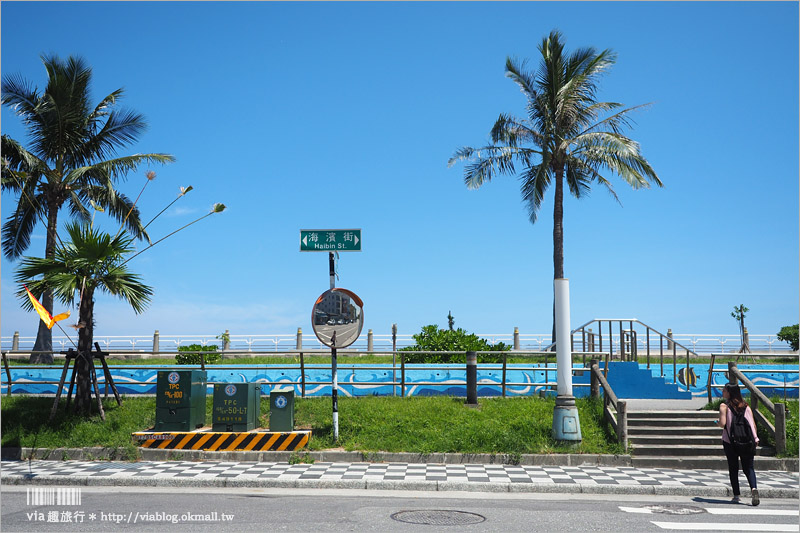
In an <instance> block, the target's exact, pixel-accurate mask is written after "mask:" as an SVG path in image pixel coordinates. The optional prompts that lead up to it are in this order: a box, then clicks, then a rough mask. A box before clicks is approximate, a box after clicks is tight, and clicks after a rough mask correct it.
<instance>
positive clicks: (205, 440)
mask: <svg viewBox="0 0 800 533" xmlns="http://www.w3.org/2000/svg"><path fill="white" fill-rule="evenodd" d="M310 437H311V431H289V432H285V433H276V432H269V431H248V432H215V431H159V432H149V431H140V432H136V433H133V438H134V440H137V441H140V442H141V446H142V448H150V449H158V450H205V451H220V452H233V451H248V452H249V451H256V452H258V451H284V450H286V451H294V450H300V449H302V448H304V447H305V446H306V444H308V439H309V438H310Z"/></svg>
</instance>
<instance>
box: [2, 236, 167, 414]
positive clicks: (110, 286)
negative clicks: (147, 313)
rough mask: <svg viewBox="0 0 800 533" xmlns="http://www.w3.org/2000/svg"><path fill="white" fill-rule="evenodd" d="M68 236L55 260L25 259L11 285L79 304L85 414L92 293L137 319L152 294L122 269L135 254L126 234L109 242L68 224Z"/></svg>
mask: <svg viewBox="0 0 800 533" xmlns="http://www.w3.org/2000/svg"><path fill="white" fill-rule="evenodd" d="M66 232H67V235H68V236H69V241H68V242H67V243H66V244H64V245H59V246H57V247H56V250H55V254H54V257H52V258H38V257H24V258H23V259H22V261H21V263H20V267H19V269H18V270H17V273H16V274H15V280H16V281H17V282H18V283H20V284H26V285H27V286H28V288H29V289H30V290H31V292H32V293H34V294H41V293H43V292H45V291H46V290H49V291H51V293H52V294H53V295H54V296H55V297H57V298H58V299H59V300H60V301H61V302H63V303H65V304H68V305H71V304H73V303H74V302H75V300H76V299H77V300H78V301H79V304H78V308H79V312H78V346H77V348H78V354H79V355H78V358H77V359H76V362H75V365H76V367H77V372H76V384H77V388H76V391H75V411H76V412H83V411H86V410H88V409H89V405H90V404H91V381H90V380H91V373H90V372H91V367H90V360H89V358H88V357H85V355H86V354H88V353H90V352H91V351H92V342H93V336H94V325H95V322H94V295H95V292H96V291H100V292H104V293H108V294H112V295H114V296H117V297H119V298H121V299H122V300H124V301H126V302H128V304H130V306H131V307H132V308H133V310H134V312H136V313H137V314H138V313H141V312H143V311H144V310H145V308H146V306H147V304H148V303H149V302H150V299H151V297H152V295H153V289H152V288H151V287H149V286H147V285H145V284H144V283H142V280H141V278H140V277H139V276H138V275H137V274H133V273H131V272H129V271H128V269H127V267H126V266H125V264H124V263H125V262H126V261H125V256H126V255H128V254H130V253H131V252H133V251H134V247H133V238H131V237H129V236H127V234H126V233H125V232H122V233H120V234H118V235H117V236H116V237H112V236H111V235H109V234H108V233H104V232H101V231H97V230H95V229H93V228H92V227H91V226H89V225H87V224H79V223H76V222H70V223H69V224H67V226H66ZM17 296H19V297H20V298H22V301H23V305H24V306H26V307H29V308H32V305H31V304H30V300H29V299H27V297H26V292H25V291H24V290H21V291H20V292H18V293H17Z"/></svg>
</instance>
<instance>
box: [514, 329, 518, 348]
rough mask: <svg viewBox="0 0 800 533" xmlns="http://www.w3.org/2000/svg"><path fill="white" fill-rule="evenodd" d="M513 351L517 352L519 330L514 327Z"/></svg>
mask: <svg viewBox="0 0 800 533" xmlns="http://www.w3.org/2000/svg"><path fill="white" fill-rule="evenodd" d="M514 349H515V350H519V328H518V327H514Z"/></svg>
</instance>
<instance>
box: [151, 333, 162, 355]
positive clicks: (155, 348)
mask: <svg viewBox="0 0 800 533" xmlns="http://www.w3.org/2000/svg"><path fill="white" fill-rule="evenodd" d="M160 351H161V350H160V348H159V333H158V330H156V331H155V333H153V353H154V354H156V353H158V352H160Z"/></svg>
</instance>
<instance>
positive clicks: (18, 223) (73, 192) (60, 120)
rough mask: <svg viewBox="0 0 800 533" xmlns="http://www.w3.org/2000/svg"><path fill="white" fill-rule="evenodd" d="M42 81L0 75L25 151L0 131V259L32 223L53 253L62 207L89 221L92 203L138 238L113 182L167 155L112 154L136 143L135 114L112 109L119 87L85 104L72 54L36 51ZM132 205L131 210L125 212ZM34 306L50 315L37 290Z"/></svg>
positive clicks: (81, 74)
mask: <svg viewBox="0 0 800 533" xmlns="http://www.w3.org/2000/svg"><path fill="white" fill-rule="evenodd" d="M42 62H43V63H44V66H45V69H46V71H47V76H48V82H47V87H46V88H45V90H44V92H42V93H39V91H38V90H37V89H36V88H35V87H32V86H31V84H30V83H29V82H27V81H26V80H24V79H22V78H21V77H20V76H14V75H12V76H4V77H3V83H2V104H3V105H8V106H10V107H12V108H13V109H14V111H15V113H16V114H17V115H18V116H19V117H20V118H21V119H22V120H23V122H24V124H25V126H26V128H27V131H28V135H29V139H30V144H29V148H27V149H26V148H24V147H23V146H22V145H21V144H20V143H19V142H18V141H16V140H14V139H12V138H11V137H8V136H7V135H3V136H2V153H3V161H2V189H3V190H4V191H6V190H9V191H13V192H14V193H15V194H18V195H19V200H18V202H17V206H16V209H15V210H14V212H13V213H11V215H10V216H9V217H8V219H7V220H6V221H5V224H3V230H2V244H3V251H4V253H5V255H6V257H7V258H9V259H16V258H18V257H20V256H21V255H22V253H23V252H24V251H25V250H26V249H27V248H28V246H29V245H30V240H31V234H32V232H33V229H34V228H35V226H36V225H37V223H38V222H39V221H42V222H43V223H44V225H45V226H46V229H47V237H46V244H45V254H44V256H45V258H48V259H52V258H53V257H54V255H55V250H56V244H57V240H58V234H57V230H58V213H59V211H60V210H61V208H62V206H64V205H65V204H66V205H67V206H68V207H69V211H70V214H71V215H72V216H73V217H76V218H77V219H79V220H82V221H84V222H89V221H90V220H91V213H92V212H93V210H91V209H89V208H87V205H89V204H91V203H92V202H93V203H94V204H95V205H97V206H99V207H101V208H102V209H103V210H105V211H106V212H108V213H109V214H110V215H111V216H113V217H114V218H116V219H117V220H119V221H120V222H123V221H124V222H123V223H124V226H125V227H126V229H127V230H128V231H129V232H130V234H131V235H133V236H135V237H136V238H144V237H146V235H147V234H146V233H145V231H144V228H143V227H142V224H141V221H140V220H139V212H138V210H137V209H135V208H134V205H133V203H132V202H131V201H130V199H128V198H127V197H126V196H125V195H123V194H120V193H118V192H117V191H116V190H114V184H115V183H116V182H118V181H119V180H120V179H122V178H124V177H125V175H126V173H127V172H129V171H131V170H134V169H136V168H137V167H138V166H139V165H141V164H145V163H168V162H172V161H174V157H173V156H171V155H168V154H160V153H153V154H135V155H129V156H123V157H113V156H114V155H115V153H116V150H117V149H118V148H122V147H125V146H127V145H129V144H132V143H134V142H136V140H137V139H138V138H139V136H140V135H141V134H142V133H143V132H144V130H145V128H146V125H147V124H146V122H145V119H144V117H143V116H142V115H140V114H138V113H134V112H132V111H128V110H119V109H114V107H115V105H116V103H117V100H119V99H120V98H121V97H122V94H123V90H122V89H118V90H116V91H114V92H112V93H111V94H109V95H108V96H106V97H105V98H103V99H102V100H101V101H100V103H99V104H97V105H96V106H94V107H92V106H91V104H90V100H91V98H90V92H89V86H90V83H91V79H92V69H91V68H90V67H89V66H88V65H87V64H86V62H85V61H84V60H83V59H81V58H77V57H69V58H68V59H67V60H66V61H62V60H61V59H59V58H58V56H42ZM132 208H133V209H132ZM41 302H42V305H43V306H44V307H45V308H46V309H47V310H48V312H50V313H52V311H53V295H52V293H51V292H50V291H49V290H48V291H45V292H44V294H43V295H42V299H41ZM51 350H52V337H51V332H50V330H49V329H47V327H46V326H44V324H43V323H42V322H40V323H39V331H38V334H37V337H36V344H35V345H34V347H33V351H34V352H36V351H43V352H50V351H51ZM52 360H53V359H52V355H51V354H49V353H44V354H35V353H34V354H31V362H32V363H34V362H45V363H52Z"/></svg>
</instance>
